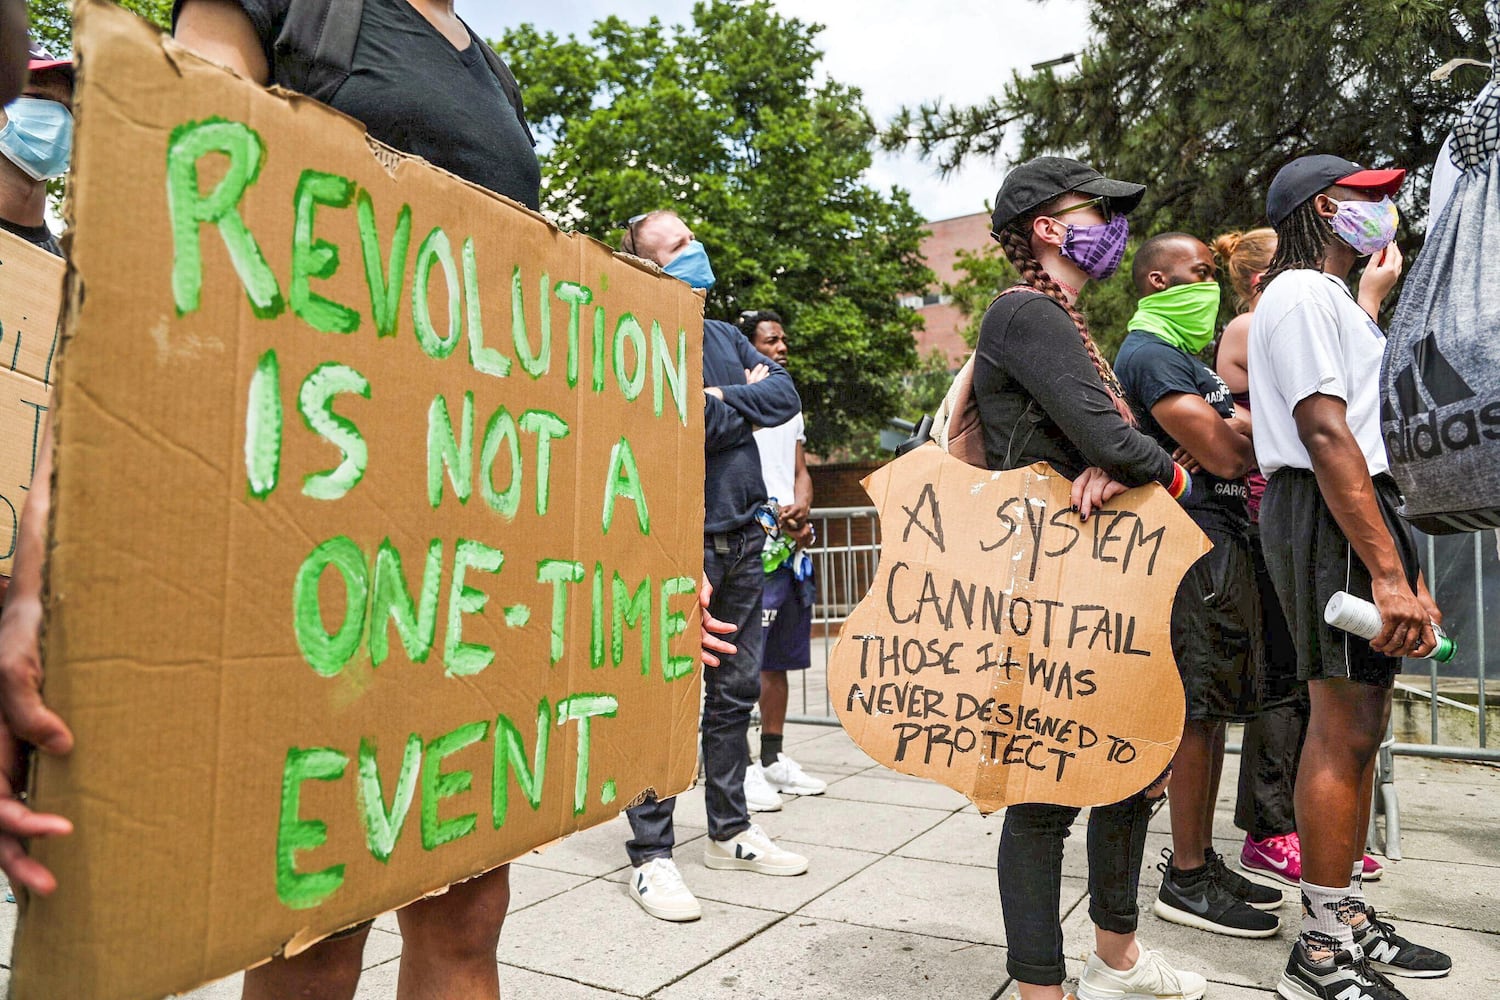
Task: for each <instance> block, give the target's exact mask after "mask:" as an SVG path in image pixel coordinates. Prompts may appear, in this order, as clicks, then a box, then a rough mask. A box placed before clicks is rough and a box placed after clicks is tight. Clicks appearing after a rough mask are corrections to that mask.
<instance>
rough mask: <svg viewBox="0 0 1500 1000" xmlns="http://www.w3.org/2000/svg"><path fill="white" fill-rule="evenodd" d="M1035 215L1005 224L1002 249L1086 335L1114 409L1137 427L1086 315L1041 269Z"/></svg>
mask: <svg viewBox="0 0 1500 1000" xmlns="http://www.w3.org/2000/svg"><path fill="white" fill-rule="evenodd" d="M1034 217H1035V213H1033V215H1032V216H1031V217H1028V218H1026V219H1024V220H1022V219H1017V220H1015V221H1013V222H1012V223H1011V224H1010V225H1008V226H1006V227H1005V229H1004V230H1003V231H1002V232H1001V233H1000V248H1001V249H1002V250H1003V251H1004V252H1005V256H1006V258H1007V259H1009V260H1010V262H1011V264H1012V265H1014V266H1015V269H1016V270H1017V271H1018V272H1020V275H1021V281H1023V282H1024V283H1025V284H1027V285H1030V286H1031V287H1032V288H1034V289H1036V290H1037V291H1039V292H1041V293H1042V294H1043V295H1046V296H1047V297H1048V298H1050V299H1052V300H1054V301H1055V302H1056V303H1057V304H1058V305H1060V306H1062V307H1063V308H1064V309H1066V310H1067V312H1068V317H1069V318H1070V319H1071V320H1072V321H1073V325H1074V326H1075V327H1077V328H1078V336H1079V337H1081V338H1083V349H1084V350H1085V351H1087V352H1088V355H1089V360H1090V361H1092V362H1093V363H1094V370H1095V371H1097V372H1098V373H1099V378H1100V379H1101V380H1102V381H1103V382H1104V385H1105V387H1106V388H1108V389H1109V391H1110V394H1111V395H1112V396H1114V404H1115V409H1116V410H1118V411H1119V412H1120V416H1122V417H1124V418H1125V422H1126V423H1128V424H1130V425H1132V426H1134V425H1135V423H1136V419H1135V414H1134V413H1133V412H1132V411H1131V409H1130V404H1129V403H1127V402H1126V401H1125V387H1124V386H1122V385H1121V384H1120V380H1119V378H1118V377H1117V376H1116V375H1115V370H1114V369H1113V368H1111V367H1110V364H1109V362H1108V361H1106V360H1104V355H1102V354H1100V353H1099V348H1098V346H1097V345H1096V344H1095V343H1094V338H1093V337H1092V336H1090V335H1089V325H1088V322H1087V321H1086V320H1085V319H1084V318H1083V313H1081V312H1079V311H1078V309H1077V308H1076V307H1075V306H1074V305H1073V303H1071V302H1069V301H1068V297H1067V296H1066V295H1064V294H1063V290H1062V286H1060V285H1059V284H1058V283H1057V281H1056V280H1055V279H1054V278H1053V277H1052V275H1050V274H1048V273H1047V272H1046V271H1045V270H1043V269H1042V265H1041V263H1040V262H1039V261H1038V260H1037V259H1036V254H1035V253H1034V252H1033V251H1032V249H1031V219H1032V218H1034Z"/></svg>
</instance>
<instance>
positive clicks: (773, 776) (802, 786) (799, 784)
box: [765, 754, 828, 795]
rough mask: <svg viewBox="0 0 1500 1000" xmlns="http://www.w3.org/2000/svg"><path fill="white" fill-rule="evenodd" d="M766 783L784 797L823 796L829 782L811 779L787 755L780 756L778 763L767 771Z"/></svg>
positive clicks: (767, 768) (778, 756) (770, 766)
mask: <svg viewBox="0 0 1500 1000" xmlns="http://www.w3.org/2000/svg"><path fill="white" fill-rule="evenodd" d="M765 772H766V781H767V783H768V784H770V786H771V787H772V788H774V789H775V790H776V791H778V792H781V793H782V794H783V795H822V794H823V793H824V792H826V791H828V782H826V781H820V780H819V779H817V778H814V777H811V776H809V775H808V774H807V772H805V771H803V770H802V766H801V765H800V764H798V763H797V762H796V761H795V760H792V758H790V757H788V756H787V755H786V754H778V755H777V757H776V763H774V764H771V765H769V766H768V767H766V769H765Z"/></svg>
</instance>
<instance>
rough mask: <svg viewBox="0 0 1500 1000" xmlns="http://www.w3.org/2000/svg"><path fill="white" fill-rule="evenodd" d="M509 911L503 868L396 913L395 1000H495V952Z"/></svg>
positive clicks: (507, 868)
mask: <svg viewBox="0 0 1500 1000" xmlns="http://www.w3.org/2000/svg"><path fill="white" fill-rule="evenodd" d="M509 907H510V866H509V865H506V866H504V867H502V868H497V869H495V870H494V871H492V872H489V873H488V874H485V875H480V876H479V877H477V878H472V879H470V880H469V881H467V882H460V883H459V884H458V885H455V886H451V887H449V889H448V891H447V892H445V893H443V894H442V895H441V896H432V897H429V898H427V899H421V900H418V901H417V902H415V903H412V904H411V905H410V906H407V907H404V908H403V909H401V910H400V911H399V912H398V913H397V914H396V919H397V920H398V921H400V923H401V941H402V944H401V973H400V977H399V978H398V980H397V984H396V997H397V1000H496V998H497V997H499V996H500V967H499V965H498V964H497V962H496V959H495V948H496V946H498V945H499V943H500V928H501V926H502V925H503V924H504V923H505V911H506V910H507V909H508V908H509Z"/></svg>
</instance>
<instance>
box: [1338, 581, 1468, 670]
mask: <svg viewBox="0 0 1500 1000" xmlns="http://www.w3.org/2000/svg"><path fill="white" fill-rule="evenodd" d="M1323 620H1324V621H1325V622H1327V623H1328V624H1330V625H1332V626H1333V627H1334V628H1337V629H1343V630H1344V631H1345V632H1348V633H1349V634H1351V635H1357V636H1359V637H1360V638H1361V639H1373V638H1375V636H1377V635H1379V634H1380V628H1381V624H1382V623H1381V621H1380V609H1379V608H1377V607H1376V606H1375V605H1373V604H1371V603H1370V602H1369V601H1367V600H1365V599H1364V598H1361V597H1355V596H1354V595H1353V594H1350V593H1347V592H1345V591H1342V590H1341V591H1339V592H1338V593H1336V594H1334V595H1333V596H1332V597H1330V598H1329V599H1328V606H1327V607H1325V608H1324V609H1323ZM1432 632H1433V634H1434V635H1435V636H1437V646H1436V647H1434V648H1433V650H1432V652H1430V653H1428V654H1427V655H1426V656H1423V657H1418V659H1423V660H1437V661H1438V662H1439V663H1447V662H1448V661H1449V660H1451V659H1453V654H1454V653H1455V652H1457V651H1458V647H1457V645H1456V644H1455V643H1454V642H1453V640H1452V639H1450V638H1448V636H1447V635H1446V634H1445V633H1444V632H1443V630H1442V629H1441V628H1440V627H1439V626H1438V624H1437V623H1436V622H1434V623H1433V625H1432Z"/></svg>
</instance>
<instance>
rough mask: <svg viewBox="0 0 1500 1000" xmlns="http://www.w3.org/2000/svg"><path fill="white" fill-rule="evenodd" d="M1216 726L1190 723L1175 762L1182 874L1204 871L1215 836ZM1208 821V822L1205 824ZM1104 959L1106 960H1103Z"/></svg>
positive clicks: (1175, 830)
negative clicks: (1212, 784)
mask: <svg viewBox="0 0 1500 1000" xmlns="http://www.w3.org/2000/svg"><path fill="white" fill-rule="evenodd" d="M1217 728H1218V726H1217V724H1216V723H1213V722H1203V721H1192V720H1190V721H1188V722H1187V723H1186V724H1185V725H1184V726H1183V728H1182V742H1181V743H1179V744H1178V746H1177V755H1176V756H1175V757H1173V758H1172V798H1171V800H1170V801H1169V802H1168V803H1167V808H1168V809H1169V810H1171V820H1172V864H1173V866H1174V867H1176V868H1177V870H1178V871H1191V870H1193V869H1195V868H1202V867H1203V865H1204V864H1205V862H1206V860H1207V859H1206V858H1204V856H1203V848H1204V845H1206V844H1207V843H1208V840H1209V837H1211V836H1212V833H1213V805H1214V792H1213V791H1212V789H1211V788H1210V787H1209V786H1210V782H1211V781H1212V779H1213V774H1214V767H1213V747H1214V732H1215V730H1216V729H1217ZM1205 820H1206V822H1205ZM1100 957H1101V958H1102V957H1103V956H1100Z"/></svg>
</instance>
